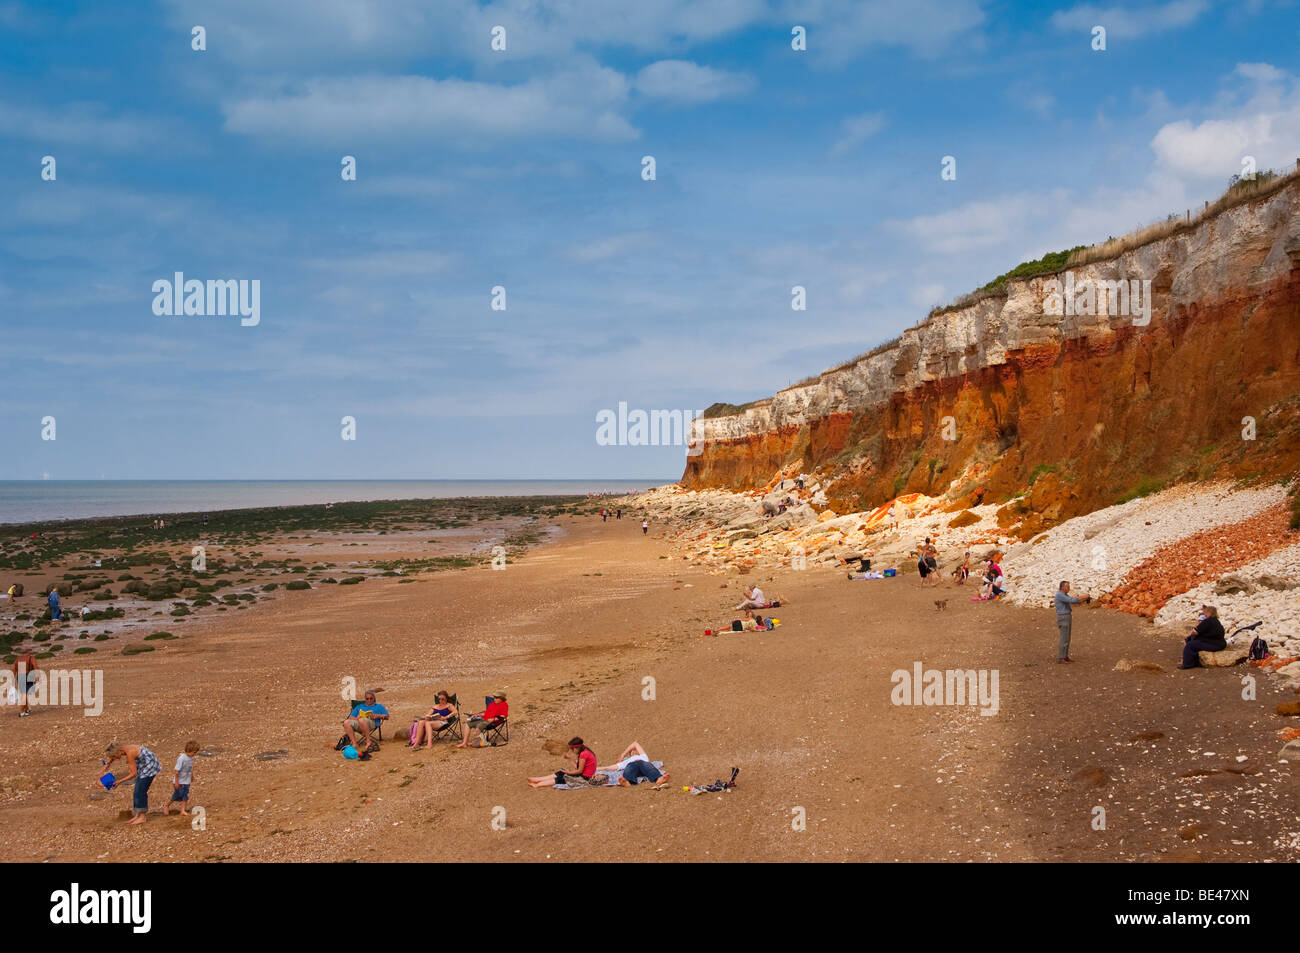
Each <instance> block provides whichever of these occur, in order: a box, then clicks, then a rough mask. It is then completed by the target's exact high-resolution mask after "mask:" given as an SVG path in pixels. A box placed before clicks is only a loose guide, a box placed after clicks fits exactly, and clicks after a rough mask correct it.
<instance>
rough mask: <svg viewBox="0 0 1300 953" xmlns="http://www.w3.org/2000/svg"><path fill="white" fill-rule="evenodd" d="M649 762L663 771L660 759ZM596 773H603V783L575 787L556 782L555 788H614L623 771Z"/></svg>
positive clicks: (600, 772) (598, 772) (583, 789)
mask: <svg viewBox="0 0 1300 953" xmlns="http://www.w3.org/2000/svg"><path fill="white" fill-rule="evenodd" d="M650 763H651V764H653V765H654V766H655V767H656V768H658V769H659V770H660V771H661V772H662V771H663V769H664V763H663V762H662V761H651V762H650ZM596 773H597V774H603V775H604V776H605V778H606V781H605V783H604V784H597V785H596V786H595V787H594V788H593V787H592V786H591V785H590V784H580V785H578V786H577V787H576V788H571V787H569V786H568V785H567V784H557V785H555V790H557V791H587V790H600V789H601V788H616V787H618V786H619V785H618V779H619V776H620V775H621V774H622V773H623V772H622V771H618V770H613V771H597V772H596Z"/></svg>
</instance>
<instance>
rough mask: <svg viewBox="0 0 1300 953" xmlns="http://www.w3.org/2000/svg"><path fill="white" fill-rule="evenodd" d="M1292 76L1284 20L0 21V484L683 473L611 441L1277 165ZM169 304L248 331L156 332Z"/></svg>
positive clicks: (902, 12)
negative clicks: (159, 305) (236, 288)
mask: <svg viewBox="0 0 1300 953" xmlns="http://www.w3.org/2000/svg"><path fill="white" fill-rule="evenodd" d="M196 25H201V26H203V27H204V29H205V31H206V46H207V48H206V50H204V51H194V50H193V49H191V35H192V33H191V31H192V28H193V27H194V26H196ZM498 25H499V26H503V27H505V31H506V33H505V36H506V50H505V51H504V52H500V51H493V50H492V49H491V40H492V36H491V31H492V29H493V27H495V26H498ZM795 25H801V26H803V27H805V29H806V31H807V49H806V50H804V51H795V50H792V49H791V42H790V40H791V28H792V27H793V26H795ZM1095 25H1101V26H1103V27H1105V28H1106V30H1107V37H1106V46H1107V49H1106V50H1105V51H1104V52H1101V51H1094V50H1093V49H1092V48H1091V39H1092V36H1091V31H1092V28H1093V26H1095ZM1298 49H1300V6H1297V4H1296V3H1294V2H1291V3H1285V2H1262V0H1261V2H1253V3H1252V2H1246V3H1240V2H1237V3H1212V2H1209V0H1172V2H1168V3H1148V4H1125V5H1123V6H1122V7H1110V6H1107V5H1104V4H1103V5H1092V4H1075V5H1063V6H1055V5H1050V4H1033V3H1026V4H1016V3H980V2H976V0H955V2H941V0H919V2H911V3H907V4H896V3H889V2H864V3H857V2H846V0H816V2H795V0H713V2H708V3H701V2H696V3H684V2H673V0H665V2H639V3H622V2H618V3H613V2H608V0H569V2H563V3H559V2H555V3H546V2H532V0H504V2H494V3H475V2H470V0H441V2H424V3H415V2H397V0H384V2H374V3H364V2H361V0H275V2H266V0H228V2H197V0H160V2H142V3H131V4H108V3H98V4H91V3H59V2H43V3H39V4H38V3H30V2H22V0H18V2H14V0H0V169H2V176H0V247H2V249H3V250H2V251H0V314H3V319H2V320H3V331H4V344H5V346H4V348H3V350H0V354H2V355H3V358H2V361H3V373H2V375H0V447H3V448H4V452H3V453H0V479H39V478H41V477H42V475H44V474H48V475H49V476H50V478H53V479H85V478H89V479H93V478H98V477H101V476H103V477H106V478H109V479H173V478H174V479H239V478H248V479H254V478H265V479H312V478H320V479H348V478H357V479H365V478H423V477H428V478H447V479H456V478H463V479H472V478H511V479H522V478H528V477H536V478H563V477H574V478H578V477H602V478H622V477H625V478H662V479H675V478H676V477H677V476H679V475H680V473H681V471H682V468H683V462H684V453H685V451H684V449H683V448H682V447H635V446H599V445H597V442H596V440H595V433H596V413H597V412H598V411H600V410H601V409H604V408H616V407H617V406H618V403H619V402H620V401H625V402H627V404H628V406H629V407H631V408H644V409H647V410H648V409H683V410H691V411H694V410H699V409H701V408H704V407H707V406H708V405H709V404H711V403H713V402H715V401H729V402H733V403H739V402H742V401H746V400H752V399H754V398H757V397H761V396H765V395H768V394H771V393H773V392H774V391H775V390H778V389H780V388H782V387H784V386H787V385H788V384H790V383H793V382H794V381H797V380H799V379H802V378H804V377H806V376H808V375H810V374H815V373H817V372H819V371H821V370H823V369H825V368H826V367H828V366H832V365H834V364H837V363H839V362H841V361H843V360H846V359H848V358H850V357H852V356H854V355H856V354H858V353H861V352H862V351H865V350H867V349H868V348H870V347H872V346H873V345H875V344H877V343H879V342H880V341H882V340H885V339H887V338H890V337H893V336H894V335H896V334H897V333H898V332H899V330H901V329H902V328H903V327H906V326H908V325H910V324H912V323H914V322H916V321H917V320H918V319H920V318H921V317H923V316H924V314H925V313H926V312H927V311H928V309H929V308H930V307H931V306H932V305H935V304H940V303H945V302H947V301H949V300H951V299H952V298H954V297H956V296H957V295H959V294H961V293H963V292H965V291H968V290H970V289H971V288H973V287H976V286H978V285H981V284H983V283H984V282H986V281H987V280H988V279H990V278H992V277H993V276H994V275H996V274H999V273H1001V272H1003V271H1005V270H1007V269H1008V268H1010V267H1011V266H1014V265H1015V264H1017V263H1019V262H1020V261H1022V260H1025V259H1029V258H1035V257H1038V256H1039V255H1041V254H1043V253H1045V252H1048V251H1055V250H1058V249H1061V248H1066V247H1070V246H1073V245H1076V244H1085V243H1090V242H1094V241H1100V240H1104V239H1105V238H1107V237H1108V236H1110V235H1118V234H1122V233H1123V232H1126V231H1128V230H1130V229H1132V228H1134V227H1137V226H1139V225H1143V224H1146V223H1149V222H1152V221H1155V220H1157V219H1160V218H1163V217H1164V216H1165V215H1166V214H1168V213H1169V212H1172V211H1175V210H1182V209H1184V208H1188V207H1194V206H1196V205H1198V204H1200V203H1201V202H1203V201H1204V200H1206V199H1210V198H1213V197H1215V196H1217V195H1218V194H1220V193H1221V192H1222V191H1223V189H1224V188H1225V187H1226V185H1227V183H1228V178H1229V177H1230V176H1231V175H1232V174H1233V173H1235V172H1238V171H1240V163H1241V157H1242V156H1245V155H1253V156H1255V157H1256V160H1257V162H1258V165H1259V167H1260V168H1280V167H1290V166H1291V165H1292V164H1293V163H1294V162H1295V160H1296V158H1297V157H1300V83H1298V81H1297V75H1298V74H1300V64H1297V50H1298ZM47 155H49V156H53V157H54V158H55V160H56V163H57V166H56V169H57V178H56V179H55V180H53V181H46V180H43V179H42V176H41V168H42V165H41V163H42V158H43V157H44V156H47ZM344 155H352V156H355V157H356V161H357V179H356V181H343V180H342V178H341V177H340V168H341V166H340V162H341V158H342V157H343V156H344ZM645 155H652V156H654V157H655V161H656V172H657V179H656V180H655V181H652V182H648V181H644V180H643V179H642V177H641V168H642V166H641V159H642V157H643V156H645ZM945 155H952V156H955V157H956V159H957V178H956V180H955V181H942V180H941V179H940V175H939V172H940V162H941V159H942V157H943V156H945ZM176 271H182V272H184V273H185V275H186V277H187V278H198V279H226V278H235V279H248V280H252V279H257V280H259V281H260V283H261V321H260V324H258V325H257V326H256V327H243V326H241V324H240V321H239V319H238V318H231V317H214V316H207V317H205V316H157V315H155V314H154V313H153V310H152V302H153V299H154V295H153V292H152V290H151V289H152V285H153V282H154V281H155V280H158V279H163V278H165V279H170V278H171V277H172V274H173V273H174V272H176ZM497 285H500V286H504V287H505V289H506V300H507V309H506V310H505V311H493V310H491V308H490V298H491V289H492V288H493V287H494V286H497ZM794 285H803V286H804V287H806V288H807V296H808V309H807V311H804V312H795V311H792V310H791V308H790V289H791V287H792V286H794ZM47 415H48V416H53V417H55V419H56V421H57V439H56V440H54V441H45V440H42V439H41V420H42V418H43V417H45V416H47ZM344 415H351V416H353V417H355V419H356V422H357V439H356V440H355V441H344V440H342V439H340V430H341V427H340V420H341V418H342V417H343V416H344Z"/></svg>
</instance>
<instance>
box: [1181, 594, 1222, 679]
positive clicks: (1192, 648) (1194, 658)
mask: <svg viewBox="0 0 1300 953" xmlns="http://www.w3.org/2000/svg"><path fill="white" fill-rule="evenodd" d="M1227 647H1228V640H1227V638H1225V636H1224V632H1223V623H1222V622H1220V621H1219V610H1218V609H1216V608H1215V607H1214V606H1201V614H1200V615H1199V616H1197V621H1196V628H1195V629H1193V630H1192V634H1191V635H1189V636H1188V637H1187V639H1186V640H1185V641H1184V643H1183V664H1182V665H1180V666H1178V667H1179V668H1199V667H1200V665H1201V658H1200V655H1199V654H1198V653H1200V652H1222V651H1223V650H1224V649H1226V648H1227Z"/></svg>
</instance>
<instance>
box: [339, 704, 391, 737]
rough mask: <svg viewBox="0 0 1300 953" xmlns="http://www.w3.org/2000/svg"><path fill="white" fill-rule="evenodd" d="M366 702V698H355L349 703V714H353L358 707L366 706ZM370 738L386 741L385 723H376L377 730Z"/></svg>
mask: <svg viewBox="0 0 1300 953" xmlns="http://www.w3.org/2000/svg"><path fill="white" fill-rule="evenodd" d="M365 701H366V700H365V699H364V698H359V699H358V698H354V699H352V700H351V701H349V702H348V714H351V713H352V709H354V708H356V707H357V706H358V705H364V704H365ZM370 737H371V738H373V739H374V740H375V741H383V740H384V723H383V722H382V721H376V722H375V730H374V731H372V732H371V733H370Z"/></svg>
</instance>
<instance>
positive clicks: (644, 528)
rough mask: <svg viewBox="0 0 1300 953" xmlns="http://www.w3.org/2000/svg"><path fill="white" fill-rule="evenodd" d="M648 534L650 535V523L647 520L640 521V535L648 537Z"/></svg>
mask: <svg viewBox="0 0 1300 953" xmlns="http://www.w3.org/2000/svg"><path fill="white" fill-rule="evenodd" d="M649 533H650V521H649V520H642V521H641V535H642V536H647V535H649Z"/></svg>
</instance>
